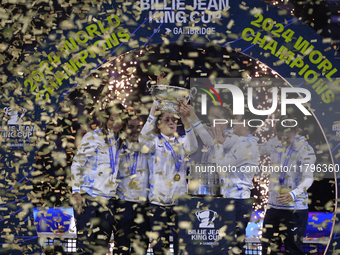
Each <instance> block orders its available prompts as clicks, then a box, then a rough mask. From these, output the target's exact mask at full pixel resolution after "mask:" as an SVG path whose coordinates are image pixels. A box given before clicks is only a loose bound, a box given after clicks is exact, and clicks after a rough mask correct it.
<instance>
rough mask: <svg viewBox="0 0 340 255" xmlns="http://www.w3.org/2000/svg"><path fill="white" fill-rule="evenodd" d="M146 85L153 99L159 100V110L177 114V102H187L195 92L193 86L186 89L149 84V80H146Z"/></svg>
mask: <svg viewBox="0 0 340 255" xmlns="http://www.w3.org/2000/svg"><path fill="white" fill-rule="evenodd" d="M146 87H147V88H148V90H149V91H150V93H151V95H152V96H153V97H154V99H156V100H157V101H159V102H160V104H161V105H160V110H161V111H169V112H174V113H177V114H178V106H179V103H180V102H188V101H189V100H190V99H191V98H193V97H194V96H195V95H196V93H197V89H196V88H195V87H193V88H191V89H186V88H181V87H175V86H169V85H151V82H147V83H146Z"/></svg>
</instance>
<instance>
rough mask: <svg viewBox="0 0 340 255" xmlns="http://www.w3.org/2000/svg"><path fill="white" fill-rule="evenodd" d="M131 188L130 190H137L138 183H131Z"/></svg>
mask: <svg viewBox="0 0 340 255" xmlns="http://www.w3.org/2000/svg"><path fill="white" fill-rule="evenodd" d="M129 187H130V189H135V188H137V185H136V183H135V182H134V181H131V182H130V183H129Z"/></svg>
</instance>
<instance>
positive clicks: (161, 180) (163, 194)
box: [140, 103, 198, 254]
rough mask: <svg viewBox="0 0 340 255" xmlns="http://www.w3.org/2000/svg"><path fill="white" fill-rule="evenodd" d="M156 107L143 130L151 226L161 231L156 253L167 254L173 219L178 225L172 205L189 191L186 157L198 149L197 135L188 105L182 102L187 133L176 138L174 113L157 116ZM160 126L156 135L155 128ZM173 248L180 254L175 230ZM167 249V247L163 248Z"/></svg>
mask: <svg viewBox="0 0 340 255" xmlns="http://www.w3.org/2000/svg"><path fill="white" fill-rule="evenodd" d="M155 113H156V107H153V109H152V110H151V113H150V116H149V117H148V120H147V122H146V123H145V125H144V127H143V129H142V132H141V139H140V141H141V143H142V144H144V146H146V148H147V150H149V154H150V156H149V157H150V159H149V185H150V191H149V201H150V210H149V211H150V217H149V220H150V227H151V230H152V231H153V232H158V238H157V239H155V240H154V242H153V251H154V254H166V253H165V250H167V249H169V234H170V230H169V228H170V226H169V223H170V224H171V222H172V223H173V224H174V225H173V227H174V228H175V229H176V228H177V227H176V226H177V217H176V214H175V212H174V211H173V207H174V205H175V204H176V202H177V199H178V198H179V197H180V196H181V195H184V194H185V193H186V192H187V183H186V176H187V167H188V165H187V162H188V159H187V157H188V156H189V155H191V154H193V153H194V152H195V151H196V150H197V149H198V145H197V140H196V136H195V134H194V132H193V130H192V127H191V126H190V123H189V120H188V116H189V115H190V109H189V107H188V105H186V104H184V103H183V104H181V105H180V114H181V120H182V123H183V124H184V129H185V133H186V134H185V135H184V136H181V137H176V136H175V133H176V130H177V121H178V118H176V116H175V114H174V113H169V112H163V113H162V114H161V115H160V116H159V117H158V118H157V117H156V115H155ZM156 127H157V128H158V129H159V133H158V134H154V132H153V130H154V129H155V128H156ZM172 234H173V237H174V251H175V254H178V235H177V233H176V231H172ZM164 249H165V250H164Z"/></svg>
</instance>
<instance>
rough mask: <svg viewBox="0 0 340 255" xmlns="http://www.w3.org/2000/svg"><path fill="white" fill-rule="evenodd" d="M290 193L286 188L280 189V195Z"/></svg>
mask: <svg viewBox="0 0 340 255" xmlns="http://www.w3.org/2000/svg"><path fill="white" fill-rule="evenodd" d="M288 192H290V189H288V188H285V187H280V190H279V193H280V195H283V194H286V193H288Z"/></svg>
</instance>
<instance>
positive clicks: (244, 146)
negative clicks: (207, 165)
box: [215, 136, 259, 199]
mask: <svg viewBox="0 0 340 255" xmlns="http://www.w3.org/2000/svg"><path fill="white" fill-rule="evenodd" d="M258 140H259V138H257V137H255V136H240V137H239V138H238V140H237V142H236V143H235V144H234V146H233V147H232V148H231V149H230V151H229V152H228V153H227V154H224V153H223V148H222V146H220V145H215V157H216V164H217V165H219V166H221V167H226V168H225V169H226V171H225V172H224V171H223V172H222V173H220V176H221V179H223V185H222V188H221V194H222V195H223V196H225V197H228V198H238V199H246V198H250V190H251V189H252V188H253V183H252V181H253V178H254V175H255V173H256V172H257V171H258V162H259V148H258ZM228 169H229V170H228Z"/></svg>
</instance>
